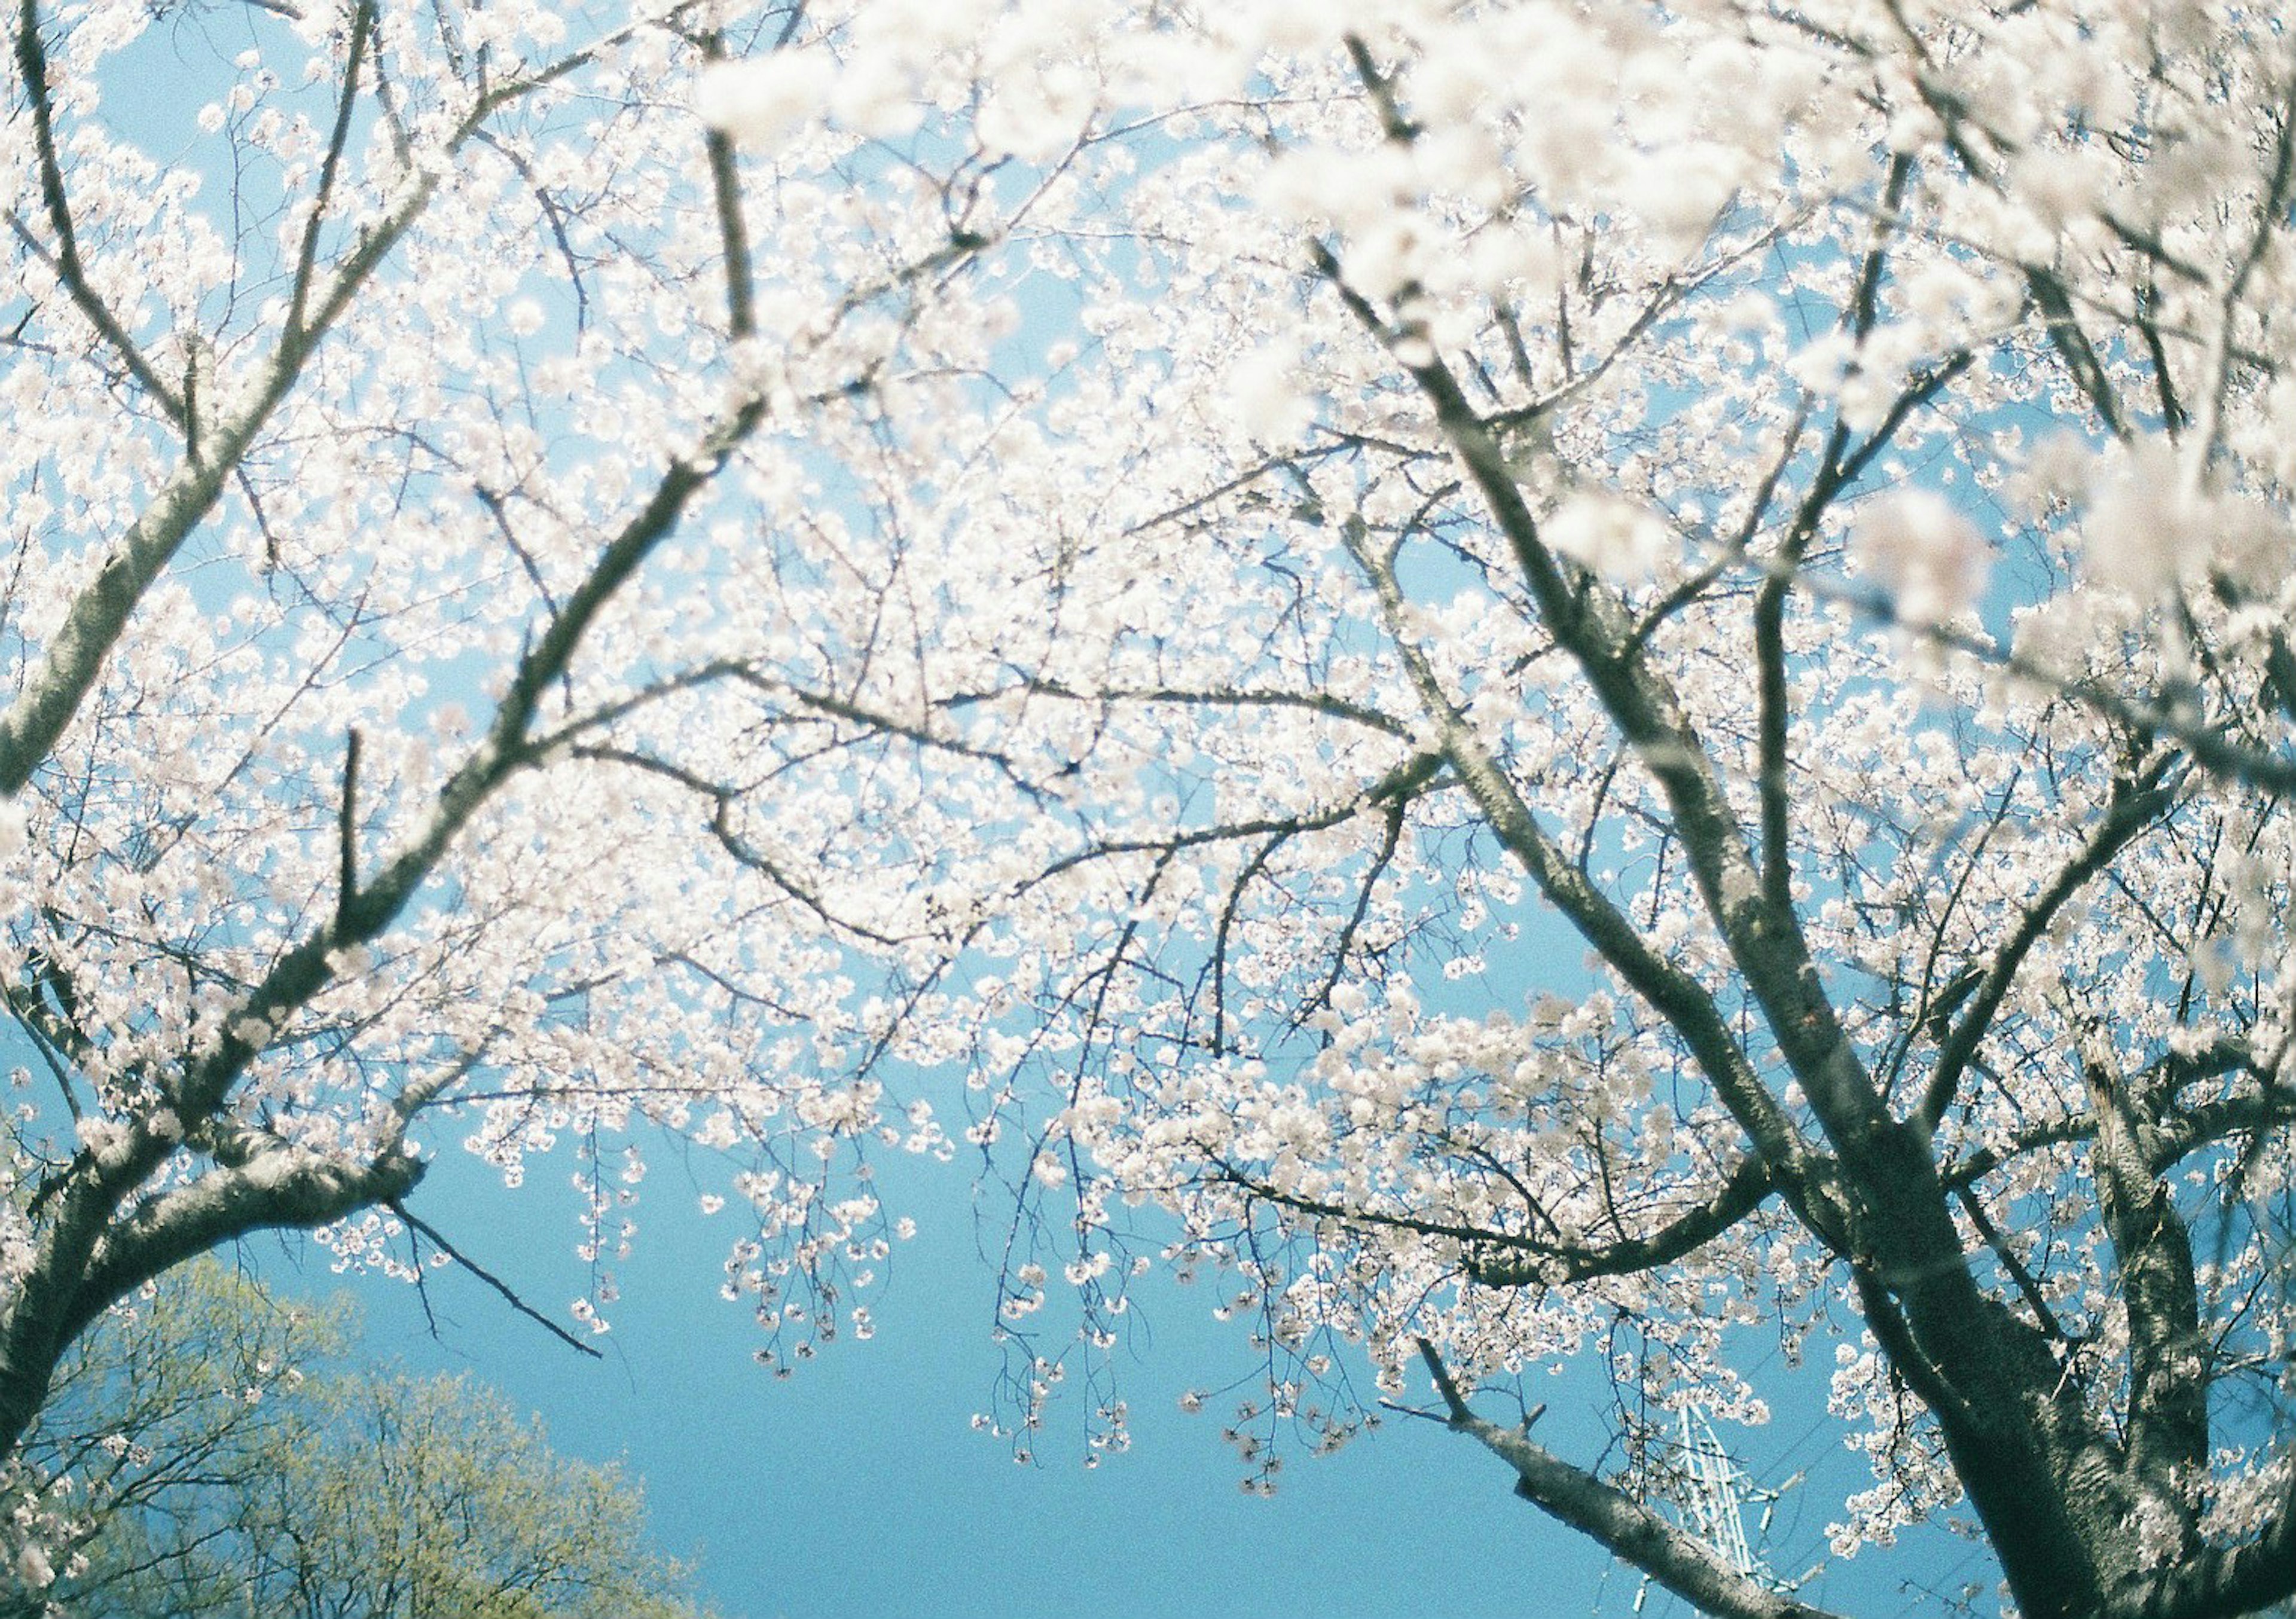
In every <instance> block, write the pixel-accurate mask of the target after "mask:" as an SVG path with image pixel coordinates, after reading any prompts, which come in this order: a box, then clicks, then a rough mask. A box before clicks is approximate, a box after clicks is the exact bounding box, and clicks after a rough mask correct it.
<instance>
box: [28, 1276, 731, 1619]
mask: <svg viewBox="0 0 2296 1619" xmlns="http://www.w3.org/2000/svg"><path fill="white" fill-rule="evenodd" d="M358 1345H359V1337H358V1333H357V1329H356V1322H355V1320H354V1319H353V1317H352V1314H351V1312H350V1311H349V1310H348V1300H347V1299H345V1298H341V1297H338V1298H337V1299H336V1300H335V1301H334V1302H333V1303H332V1304H328V1305H325V1306H316V1305H312V1304H300V1303H291V1302H290V1301H288V1300H286V1299H283V1298H282V1297H280V1296H276V1295H275V1294H273V1293H272V1292H270V1291H269V1290H268V1289H266V1288H263V1287H261V1286H260V1285H258V1283H256V1282H254V1281H252V1280H249V1279H248V1278H246V1277H244V1276H241V1275H238V1274H235V1273H234V1272H232V1271H228V1270H226V1269H225V1268H224V1267H223V1266H222V1265H221V1264H219V1263H217V1262H216V1261H214V1260H212V1259H202V1260H200V1261H197V1262H195V1263H193V1264H191V1265H189V1266H187V1267H185V1268H184V1269H183V1270H181V1271H177V1272H176V1273H174V1274H172V1275H170V1276H169V1277H168V1278H167V1279H166V1280H163V1281H162V1282H160V1284H159V1285H158V1287H157V1288H155V1289H154V1290H153V1292H152V1295H151V1296H149V1297H147V1298H145V1299H143V1300H142V1301H140V1302H139V1303H138V1304H136V1305H135V1307H134V1308H132V1309H122V1310H119V1311H117V1312H113V1313H112V1314H111V1315H108V1316H107V1317H106V1318H105V1319H104V1321H102V1323H100V1324H99V1325H98V1326H97V1327H96V1328H95V1329H94V1330H92V1331H91V1332H89V1333H88V1334H87V1335H86V1337H83V1338H82V1339H81V1340H80V1341H79V1343H78V1345H75V1346H74V1348H73V1351H72V1353H70V1356H68V1357H67V1358H66V1361H65V1362H64V1365H63V1367H62V1369H61V1373H60V1375H59V1377H58V1378H57V1383H56V1388H55V1391H54V1393H53V1396H52V1397H51V1399H50V1402H49V1404H48V1406H47V1409H46V1410H45V1411H44V1412H43V1414H42V1417H41V1420H40V1422H39V1423H38V1424H37V1426H36V1427H35V1428H34V1430H33V1432H32V1433H31V1435H29V1437H28V1439H27V1441H26V1443H25V1446H24V1460H25V1461H26V1462H27V1463H29V1467H30V1468H32V1469H33V1471H34V1476H36V1477H37V1479H38V1480H39V1481H40V1484H41V1488H40V1489H39V1490H38V1491H37V1492H27V1493H26V1494H25V1496H24V1497H23V1498H22V1500H21V1502H20V1503H18V1509H19V1517H20V1521H21V1522H27V1523H29V1524H32V1525H37V1533H38V1535H39V1537H40V1538H39V1539H38V1540H37V1541H34V1542H33V1543H34V1544H37V1545H39V1547H40V1550H39V1551H38V1553H37V1555H29V1554H28V1555H26V1556H24V1557H22V1558H20V1559H19V1561H18V1564H17V1566H16V1568H15V1570H14V1573H15V1575H16V1579H15V1581H14V1587H13V1589H14V1595H13V1597H12V1601H13V1603H14V1606H12V1607H8V1609H7V1611H9V1612H10V1613H19V1612H21V1613H22V1614H26V1615H48V1614H70V1615H85V1616H86V1619H109V1616H113V1615H116V1616H117V1619H160V1616H161V1615H202V1614H218V1615H222V1614H250V1615H255V1614H262V1615H288V1614H292V1615H314V1616H315V1619H316V1616H319V1615H325V1616H327V1619H426V1616H429V1615H440V1616H442V1619H443V1616H445V1615H453V1616H455V1619H701V1610H700V1609H699V1608H697V1607H694V1606H693V1605H692V1604H691V1603H689V1602H688V1601H687V1600H685V1598H684V1597H683V1596H682V1595H681V1588H682V1587H683V1585H684V1583H685V1570H684V1569H682V1568H681V1567H680V1566H678V1565H676V1564H675V1563H673V1562H671V1561H669V1560H668V1559H667V1558H663V1557H662V1556H661V1555H660V1553H659V1552H658V1551H656V1550H655V1549H653V1547H652V1544H651V1543H650V1542H649V1541H648V1540H647V1537H646V1533H645V1512H644V1500H643V1498H642V1496H641V1495H640V1493H639V1492H638V1491H637V1489H636V1488H635V1486H634V1485H632V1484H629V1483H628V1482H627V1481H626V1480H625V1479H624V1478H623V1476H621V1473H620V1471H619V1469H618V1468H613V1467H596V1466H592V1465H590V1464H588V1463H585V1462H580V1461H574V1460H567V1459H565V1458H562V1457H560V1456H558V1455H556V1454H555V1453H553V1451H552V1450H551V1449H550V1446H549V1444H548V1443H547V1441H546V1439H545V1436H544V1435H543V1433H542V1430H541V1427H540V1426H539V1425H538V1424H537V1423H536V1422H534V1421H532V1420H530V1419H521V1417H520V1416H519V1415H518V1414H517V1413H516V1412H514V1411H513V1410H512V1409H511V1408H510V1407H509V1405H508V1404H507V1403H506V1402H504V1400H503V1399H502V1397H501V1396H500V1395H498V1394H494V1393H492V1392H490V1391H489V1390H488V1389H486V1388H483V1387H481V1386H477V1385H475V1384H473V1383H472V1382H471V1380H470V1379H469V1378H465V1377H447V1376H430V1377H418V1376H414V1375H412V1374H409V1373H406V1372H404V1371H398V1370H391V1369H389V1368H388V1367H377V1366H374V1365H372V1364H369V1363H367V1362H366V1361H365V1359H364V1358H363V1356H362V1354H361V1352H360V1349H359V1346H358Z"/></svg>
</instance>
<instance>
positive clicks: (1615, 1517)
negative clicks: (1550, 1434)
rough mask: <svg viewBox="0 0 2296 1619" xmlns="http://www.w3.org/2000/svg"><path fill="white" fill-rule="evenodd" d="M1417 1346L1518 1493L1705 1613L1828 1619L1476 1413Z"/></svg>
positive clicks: (1467, 1428) (1439, 1388)
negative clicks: (1511, 1478) (1502, 1464)
mask: <svg viewBox="0 0 2296 1619" xmlns="http://www.w3.org/2000/svg"><path fill="white" fill-rule="evenodd" d="M1418 1347H1419V1357H1420V1359H1421V1360H1422V1361H1425V1362H1426V1365H1427V1370H1428V1373H1429V1375H1430V1376H1431V1377H1432V1378H1434V1380H1435V1387H1436V1392H1437V1393H1438V1394H1440V1395H1441V1396H1442V1400H1443V1404H1444V1408H1445V1410H1446V1411H1447V1413H1448V1418H1447V1420H1448V1423H1449V1426H1450V1427H1451V1429H1452V1431H1453V1432H1455V1433H1460V1434H1464V1435H1468V1436H1469V1437H1470V1438H1472V1439H1473V1440H1474V1441H1475V1442H1476V1443H1479V1444H1480V1445H1481V1446H1482V1447H1483V1448H1484V1449H1485V1450H1487V1451H1490V1452H1491V1454H1492V1455H1494V1456H1497V1458H1498V1459H1499V1460H1502V1461H1504V1462H1505V1463H1506V1464H1507V1466H1509V1467H1511V1468H1513V1469H1514V1472H1515V1479H1516V1484H1515V1493H1516V1494H1518V1495H1520V1496H1521V1497H1522V1498H1523V1499H1524V1500H1528V1501H1529V1502H1530V1503H1531V1504H1532V1505H1533V1506H1535V1507H1537V1508H1538V1509H1539V1510H1540V1511H1542V1512H1545V1513H1546V1514H1547V1515H1548V1516H1549V1517H1554V1518H1555V1519H1557V1520H1559V1521H1560V1522H1562V1523H1564V1524H1567V1525H1570V1527H1571V1528H1573V1529H1576V1530H1578V1531H1579V1533H1581V1534H1585V1535H1587V1536H1590V1537H1592V1538H1593V1539H1594V1540H1595V1541H1598V1542H1600V1543H1601V1544H1602V1545H1603V1546H1605V1547H1607V1548H1608V1549H1610V1550H1611V1552H1612V1553H1613V1554H1614V1555H1615V1556H1617V1557H1619V1558H1623V1559H1624V1560H1625V1561H1627V1562H1628V1563H1631V1564H1633V1565H1634V1566H1636V1568H1639V1569H1641V1570H1642V1571H1643V1572H1644V1574H1648V1575H1650V1577H1651V1578H1652V1579H1653V1580H1655V1581H1657V1582H1659V1583H1660V1584H1661V1585H1663V1586H1665V1587H1666V1588H1667V1590H1670V1591H1672V1592H1674V1594H1675V1595H1677V1596H1678V1597H1680V1598H1681V1599H1683V1600H1684V1601H1685V1602H1688V1603H1690V1604H1691V1605H1692V1606H1693V1607H1696V1608H1697V1609H1698V1610H1699V1611H1700V1612H1701V1613H1705V1614H1713V1615H1719V1616H1720V1619H1830V1616H1829V1615H1827V1614H1826V1612H1825V1609H1823V1608H1817V1607H1811V1606H1810V1605H1809V1604H1808V1603H1807V1602H1803V1601H1801V1600H1800V1599H1797V1598H1795V1597H1793V1596H1792V1595H1791V1594H1789V1593H1787V1592H1784V1591H1778V1590H1771V1589H1770V1588H1769V1587H1767V1586H1766V1585H1763V1584H1761V1583H1760V1582H1758V1581H1755V1580H1753V1579H1751V1578H1750V1577H1748V1576H1747V1575H1745V1574H1741V1573H1739V1572H1738V1570H1737V1569H1735V1568H1734V1567H1732V1566H1730V1565H1729V1564H1728V1563H1727V1562H1726V1561H1725V1560H1724V1559H1723V1558H1721V1556H1720V1555H1719V1554H1718V1553H1717V1552H1716V1551H1714V1549H1712V1548H1710V1547H1709V1546H1707V1545H1706V1544H1705V1543H1704V1542H1703V1541H1699V1540H1697V1539H1695V1538H1694V1537H1693V1536H1692V1535H1690V1534H1688V1533H1685V1531H1683V1530H1682V1529H1680V1528H1677V1526H1676V1525H1673V1524H1671V1523H1669V1522H1668V1521H1667V1520H1666V1519H1665V1518H1664V1517H1661V1516H1660V1515H1659V1514H1658V1513H1656V1512H1654V1511H1652V1509H1650V1508H1649V1507H1647V1506H1645V1505H1644V1503H1642V1502H1641V1501H1638V1500H1636V1499H1635V1498H1634V1497H1633V1496H1631V1495H1628V1494H1627V1493H1626V1492H1624V1491H1622V1490H1619V1489H1615V1488H1613V1487H1612V1486H1611V1485H1609V1484H1604V1483H1603V1481H1602V1480H1601V1479H1599V1478H1596V1477H1595V1476H1594V1475H1593V1474H1591V1473H1589V1472H1587V1471H1586V1470H1585V1469H1584V1468H1576V1467H1573V1466H1571V1465H1570V1463H1569V1462H1567V1461H1564V1460H1562V1458H1561V1457H1559V1456H1557V1455H1555V1454H1554V1452H1553V1451H1549V1450H1547V1449H1546V1447H1545V1446H1544V1445H1541V1444H1538V1443H1534V1442H1533V1441H1532V1439H1531V1438H1530V1436H1529V1435H1528V1434H1526V1433H1524V1432H1523V1431H1522V1430H1521V1429H1520V1428H1512V1427H1500V1426H1499V1425H1498V1424H1497V1423H1496V1422H1490V1421H1487V1420H1486V1419H1483V1418H1480V1417H1478V1416H1476V1415H1475V1413H1474V1411H1473V1410H1472V1408H1471V1407H1470V1406H1469V1405H1468V1404H1467V1401H1466V1397H1465V1395H1464V1394H1462V1393H1461V1392H1460V1389H1459V1386H1458V1385H1457V1384H1456V1382H1455V1381H1453V1379H1452V1377H1451V1374H1450V1371H1449V1369H1448V1368H1447V1367H1446V1366H1445V1365H1444V1364H1443V1361H1442V1358H1441V1357H1440V1356H1439V1355H1438V1354H1437V1353H1435V1349H1434V1346H1433V1345H1431V1344H1429V1343H1428V1342H1427V1341H1426V1340H1425V1339H1423V1338H1422V1339H1420V1340H1418Z"/></svg>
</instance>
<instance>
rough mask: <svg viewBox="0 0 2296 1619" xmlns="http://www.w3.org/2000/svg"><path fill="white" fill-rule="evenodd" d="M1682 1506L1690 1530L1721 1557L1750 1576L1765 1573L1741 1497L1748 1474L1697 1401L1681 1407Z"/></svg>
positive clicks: (1744, 1492)
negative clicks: (1752, 1542)
mask: <svg viewBox="0 0 2296 1619" xmlns="http://www.w3.org/2000/svg"><path fill="white" fill-rule="evenodd" d="M1681 1427H1682V1477H1683V1495H1682V1508H1683V1512H1684V1514H1685V1516H1686V1517H1688V1518H1689V1520H1690V1524H1689V1527H1690V1531H1691V1533H1693V1534H1695V1535H1696V1536H1697V1537H1698V1538H1699V1539H1700V1540H1702V1541H1705V1542H1706V1544H1707V1545H1708V1546H1709V1547H1710V1548H1712V1549H1713V1550H1714V1552H1715V1553H1716V1555H1718V1557H1720V1558H1722V1559H1723V1561H1725V1562H1726V1563H1727V1564H1729V1565H1730V1566H1731V1567H1733V1568H1734V1569H1736V1570H1737V1571H1738V1572H1739V1573H1740V1574H1744V1575H1746V1576H1747V1577H1749V1578H1750V1579H1759V1578H1761V1577H1762V1573H1763V1570H1762V1566H1761V1565H1760V1564H1759V1563H1758V1562H1756V1561H1755V1560H1754V1552H1753V1549H1752V1548H1751V1546H1749V1545H1748V1544H1747V1543H1746V1525H1745V1523H1744V1522H1743V1519H1741V1518H1740V1517H1739V1515H1738V1503H1739V1502H1740V1501H1741V1500H1743V1499H1744V1498H1745V1496H1746V1495H1747V1493H1748V1488H1747V1484H1748V1481H1747V1478H1746V1475H1745V1474H1744V1473H1743V1471H1742V1470H1741V1469H1740V1468H1739V1466H1738V1464H1737V1463H1736V1462H1734V1461H1733V1460H1731V1459H1730V1453H1729V1452H1728V1451H1725V1450H1724V1449H1723V1448H1722V1441H1721V1440H1720V1439H1719V1438H1718V1437H1717V1436H1716V1435H1715V1433H1714V1425H1713V1424H1712V1423H1710V1422H1709V1421H1708V1420H1707V1419H1706V1413H1705V1412H1704V1411H1703V1410H1701V1409H1699V1407H1697V1406H1696V1405H1694V1404H1690V1405H1685V1406H1684V1407H1683V1408H1682V1424H1681Z"/></svg>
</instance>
